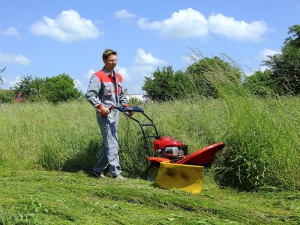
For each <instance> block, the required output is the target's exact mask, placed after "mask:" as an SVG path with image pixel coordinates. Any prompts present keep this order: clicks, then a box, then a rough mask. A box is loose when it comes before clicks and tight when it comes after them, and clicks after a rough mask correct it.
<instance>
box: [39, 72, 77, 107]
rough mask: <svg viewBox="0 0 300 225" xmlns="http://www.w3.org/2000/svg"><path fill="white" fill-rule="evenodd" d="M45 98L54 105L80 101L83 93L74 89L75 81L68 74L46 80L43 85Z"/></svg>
mask: <svg viewBox="0 0 300 225" xmlns="http://www.w3.org/2000/svg"><path fill="white" fill-rule="evenodd" d="M43 93H44V95H45V98H46V99H47V100H48V101H49V102H52V103H58V102H64V101H69V100H74V99H78V98H79V97H80V96H81V92H80V91H78V90H77V89H76V88H75V87H74V80H73V79H72V78H71V77H70V76H69V75H67V74H64V73H63V74H59V75H58V76H55V77H52V78H48V77H47V78H46V80H45V84H44V85H43Z"/></svg>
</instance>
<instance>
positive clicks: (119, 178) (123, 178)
mask: <svg viewBox="0 0 300 225" xmlns="http://www.w3.org/2000/svg"><path fill="white" fill-rule="evenodd" d="M113 178H114V179H118V180H126V178H125V177H122V176H121V175H118V176H115V177H113Z"/></svg>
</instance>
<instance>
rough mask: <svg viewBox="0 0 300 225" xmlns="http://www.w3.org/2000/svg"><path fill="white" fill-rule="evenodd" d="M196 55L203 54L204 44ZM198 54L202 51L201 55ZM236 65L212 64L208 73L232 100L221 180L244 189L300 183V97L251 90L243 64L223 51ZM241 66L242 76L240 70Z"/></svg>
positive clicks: (220, 161) (219, 166)
mask: <svg viewBox="0 0 300 225" xmlns="http://www.w3.org/2000/svg"><path fill="white" fill-rule="evenodd" d="M193 53H194V55H193V56H191V58H192V59H194V60H195V61H197V57H200V58H201V57H203V56H202V55H201V52H199V51H198V50H194V51H193ZM195 56H196V57H195ZM221 56H222V57H223V60H224V61H227V62H228V63H229V64H230V65H231V66H232V67H231V68H230V69H228V68H227V70H224V69H222V68H220V67H219V66H218V65H217V64H215V65H208V67H209V69H208V70H207V72H206V73H205V74H204V75H205V77H206V79H207V80H208V81H209V82H210V83H211V84H212V85H213V87H214V88H215V89H216V90H217V92H218V96H219V98H220V99H223V100H224V101H225V102H226V109H227V116H225V117H223V119H224V120H226V122H225V124H226V129H227V130H228V133H227V134H226V135H225V136H224V142H225V143H226V145H227V148H226V149H225V151H223V153H222V154H221V155H220V157H219V158H218V160H217V162H216V167H215V169H216V170H215V175H216V177H217V179H218V180H219V181H220V183H221V184H224V185H230V186H234V187H237V188H241V189H244V190H245V189H246V190H253V189H255V188H261V187H264V188H274V187H276V188H279V187H281V188H287V189H299V188H300V173H299V171H300V133H299V126H300V113H299V106H298V105H299V98H297V97H295V98H293V97H277V98H272V97H269V98H260V97H256V96H253V95H251V94H250V91H249V90H247V89H246V88H245V87H244V86H243V84H242V82H241V81H243V80H244V78H245V76H246V75H245V73H244V72H243V70H242V68H241V67H240V66H239V65H237V64H236V63H235V61H234V60H232V59H231V58H230V57H229V56H227V55H225V54H221ZM237 69H238V71H239V73H240V74H241V77H238V76H236V70H237Z"/></svg>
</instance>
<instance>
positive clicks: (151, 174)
mask: <svg viewBox="0 0 300 225" xmlns="http://www.w3.org/2000/svg"><path fill="white" fill-rule="evenodd" d="M159 167H160V164H159V163H151V164H150V165H149V166H148V169H147V172H146V174H147V179H148V181H150V182H153V183H154V182H155V179H156V177H157V174H158V171H159Z"/></svg>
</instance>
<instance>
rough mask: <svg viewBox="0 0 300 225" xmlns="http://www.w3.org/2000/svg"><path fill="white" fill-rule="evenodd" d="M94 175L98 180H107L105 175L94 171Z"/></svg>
mask: <svg viewBox="0 0 300 225" xmlns="http://www.w3.org/2000/svg"><path fill="white" fill-rule="evenodd" d="M94 174H95V176H96V177H98V178H105V177H106V176H105V175H104V173H97V172H95V171H94Z"/></svg>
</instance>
